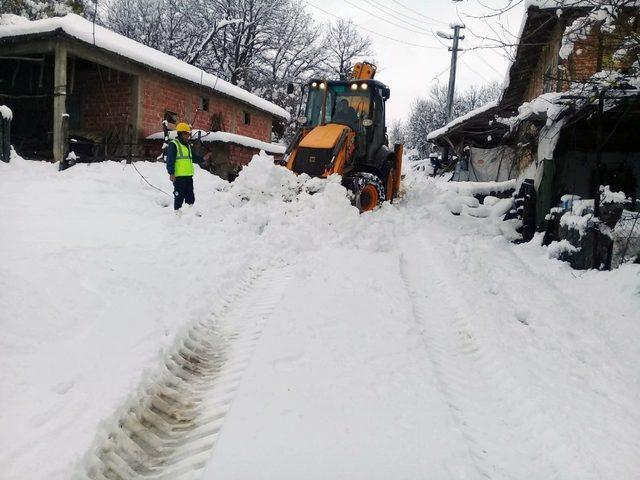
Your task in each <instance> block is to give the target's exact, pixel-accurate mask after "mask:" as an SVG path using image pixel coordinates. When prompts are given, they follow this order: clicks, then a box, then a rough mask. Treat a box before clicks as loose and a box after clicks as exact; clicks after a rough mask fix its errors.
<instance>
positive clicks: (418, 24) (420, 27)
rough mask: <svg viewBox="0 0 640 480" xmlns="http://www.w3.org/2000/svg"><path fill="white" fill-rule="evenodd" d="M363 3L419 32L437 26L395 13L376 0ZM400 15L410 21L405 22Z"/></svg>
mask: <svg viewBox="0 0 640 480" xmlns="http://www.w3.org/2000/svg"><path fill="white" fill-rule="evenodd" d="M362 1H363V2H366V3H368V4H370V5H371V6H372V7H373V8H377V9H378V10H380V11H381V12H382V13H384V14H385V15H389V16H391V17H392V18H395V19H396V20H399V21H401V22H403V23H406V24H407V25H409V26H411V27H413V28H417V29H418V30H425V26H428V27H433V26H436V24H435V23H433V22H425V21H423V20H418V21H417V22H416V20H415V19H414V17H410V16H408V15H404V14H403V13H402V12H399V11H394V10H392V9H390V8H389V7H387V6H385V5H383V4H381V3H379V2H377V1H376V0H362ZM398 15H402V16H404V17H406V18H408V19H409V20H405V19H404V18H402V17H401V16H400V17H399V16H398Z"/></svg>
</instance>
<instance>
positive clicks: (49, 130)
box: [0, 14, 289, 173]
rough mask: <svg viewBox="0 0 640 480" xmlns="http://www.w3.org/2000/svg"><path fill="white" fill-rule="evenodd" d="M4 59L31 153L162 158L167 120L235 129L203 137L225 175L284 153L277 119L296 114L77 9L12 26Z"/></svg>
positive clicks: (1, 47) (3, 33)
mask: <svg viewBox="0 0 640 480" xmlns="http://www.w3.org/2000/svg"><path fill="white" fill-rule="evenodd" d="M0 62H1V63H2V68H0V99H2V102H3V103H5V104H7V105H8V106H9V107H10V108H11V109H12V110H13V112H14V119H13V127H12V138H13V143H14V146H15V148H16V149H17V150H18V151H19V153H21V154H23V155H24V156H28V157H32V158H33V157H35V158H45V159H54V160H56V161H59V160H62V159H64V158H66V155H67V152H68V151H70V150H73V151H74V152H75V153H76V155H79V156H80V158H81V160H89V161H90V160H94V159H95V160H98V159H104V158H121V157H133V158H149V159H151V158H155V157H156V156H157V154H158V152H159V150H160V147H161V144H162V141H161V140H160V141H158V140H154V139H153V138H154V134H157V133H158V132H160V131H162V122H163V120H168V122H169V124H170V125H171V124H172V123H173V124H174V123H176V122H178V121H186V122H187V123H190V124H192V125H193V127H194V128H198V129H201V130H203V131H205V132H227V133H229V134H230V135H229V136H222V137H221V136H219V135H218V136H217V137H215V136H214V137H215V138H216V140H213V141H210V142H207V141H206V140H207V135H206V134H205V135H204V137H203V139H204V140H205V146H206V148H208V149H210V150H211V151H212V152H213V153H214V155H213V156H214V158H215V159H216V160H215V163H216V164H215V165H212V169H213V170H218V171H221V172H225V173H226V172H228V171H231V170H234V169H235V167H237V166H238V165H242V164H246V163H247V162H248V160H249V159H250V158H251V156H252V155H253V154H254V153H256V152H257V151H258V150H259V149H264V150H266V151H267V152H269V153H273V154H278V153H281V152H282V151H283V150H284V149H283V147H282V146H280V145H274V144H272V143H271V132H272V128H273V125H274V122H283V121H286V120H288V118H289V115H288V113H287V112H286V111H285V110H283V109H282V108H280V107H278V106H277V105H274V104H272V103H270V102H268V101H266V100H264V99H262V98H260V97H258V96H256V95H253V94H251V93H249V92H247V91H245V90H243V89H242V88H240V87H237V86H235V85H231V84H230V83H228V82H226V81H224V80H222V79H219V78H217V77H215V76H214V75H211V74H208V73H206V72H204V71H202V70H200V69H198V68H196V67H194V66H192V65H189V64H187V63H185V62H182V61H180V60H178V59H176V58H174V57H172V56H170V55H167V54H164V53H162V52H159V51H157V50H154V49H152V48H150V47H147V46H144V45H142V44H140V43H138V42H135V41H133V40H131V39H129V38H126V37H124V36H122V35H118V34H116V33H114V32H112V31H109V30H107V29H104V28H102V27H100V26H95V27H94V25H93V24H92V23H91V22H89V21H87V20H85V19H83V18H82V17H79V16H77V15H73V14H70V15H66V16H65V17H58V18H51V19H46V20H38V21H33V22H28V21H25V22H20V23H17V24H14V25H10V26H4V27H3V28H2V29H0ZM156 137H157V135H156ZM220 138H222V140H219V139H220Z"/></svg>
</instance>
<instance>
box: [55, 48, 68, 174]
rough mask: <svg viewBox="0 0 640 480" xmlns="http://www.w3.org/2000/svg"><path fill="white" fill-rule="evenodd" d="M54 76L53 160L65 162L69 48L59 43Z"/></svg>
mask: <svg viewBox="0 0 640 480" xmlns="http://www.w3.org/2000/svg"><path fill="white" fill-rule="evenodd" d="M55 55H56V59H55V66H54V74H53V78H54V80H53V160H54V161H56V162H62V161H63V160H64V154H65V148H66V140H67V139H66V138H65V128H64V126H65V123H67V122H65V117H66V114H67V105H66V101H67V46H66V45H65V44H64V43H62V42H59V43H57V44H56V48H55Z"/></svg>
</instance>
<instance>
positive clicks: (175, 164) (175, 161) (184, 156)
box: [167, 122, 211, 211]
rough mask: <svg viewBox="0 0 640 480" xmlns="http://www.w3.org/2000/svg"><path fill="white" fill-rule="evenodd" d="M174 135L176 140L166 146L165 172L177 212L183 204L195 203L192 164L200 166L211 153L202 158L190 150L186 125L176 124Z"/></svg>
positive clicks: (188, 131) (189, 134)
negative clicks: (170, 184)
mask: <svg viewBox="0 0 640 480" xmlns="http://www.w3.org/2000/svg"><path fill="white" fill-rule="evenodd" d="M176 134H177V135H176V138H175V139H173V140H171V141H170V142H169V145H168V146H167V172H169V179H170V180H171V182H172V183H173V209H174V210H176V211H178V210H180V207H182V204H183V202H187V205H193V204H194V202H195V201H196V198H195V195H194V193H193V173H194V171H193V163H194V162H195V163H197V164H199V165H202V164H203V163H204V161H205V160H208V159H209V157H211V153H207V154H206V155H205V156H204V157H202V156H200V155H199V154H197V153H196V152H193V151H192V150H191V145H189V139H190V138H191V127H190V126H189V125H188V124H186V123H184V122H180V123H178V124H177V125H176Z"/></svg>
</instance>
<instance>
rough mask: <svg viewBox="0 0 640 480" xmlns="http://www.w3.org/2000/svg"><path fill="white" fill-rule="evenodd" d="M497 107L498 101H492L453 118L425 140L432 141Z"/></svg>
mask: <svg viewBox="0 0 640 480" xmlns="http://www.w3.org/2000/svg"><path fill="white" fill-rule="evenodd" d="M497 106H498V100H493V101H491V102H488V103H485V104H484V105H483V106H481V107H478V108H476V109H475V110H471V111H470V112H468V113H465V114H464V115H461V116H459V117H457V118H454V119H453V120H452V121H450V122H449V123H447V124H446V125H445V126H444V127H442V128H439V129H437V130H434V131H433V132H430V133H429V135H427V140H433V139H434V138H437V137H439V136H441V135H443V134H445V133H447V132H448V131H449V130H451V129H452V128H453V127H455V126H457V125H460V124H461V123H463V122H465V121H467V120H469V119H470V118H473V117H475V116H476V115H479V114H481V113H484V112H486V111H488V110H491V109H492V108H494V107H497Z"/></svg>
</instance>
